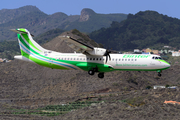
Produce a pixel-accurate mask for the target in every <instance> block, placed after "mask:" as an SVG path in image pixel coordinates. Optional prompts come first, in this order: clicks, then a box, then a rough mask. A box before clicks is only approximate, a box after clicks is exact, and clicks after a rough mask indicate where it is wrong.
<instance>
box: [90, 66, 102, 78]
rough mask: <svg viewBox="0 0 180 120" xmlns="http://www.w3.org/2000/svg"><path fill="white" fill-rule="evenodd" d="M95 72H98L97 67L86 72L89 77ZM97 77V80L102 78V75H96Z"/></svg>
mask: <svg viewBox="0 0 180 120" xmlns="http://www.w3.org/2000/svg"><path fill="white" fill-rule="evenodd" d="M95 72H99V71H98V67H95V68H93V69H92V70H89V71H88V74H89V75H94V74H95ZM98 77H99V78H104V73H99V74H98Z"/></svg>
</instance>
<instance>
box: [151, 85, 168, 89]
mask: <svg viewBox="0 0 180 120" xmlns="http://www.w3.org/2000/svg"><path fill="white" fill-rule="evenodd" d="M162 88H166V87H165V86H160V85H155V86H154V87H153V89H162Z"/></svg>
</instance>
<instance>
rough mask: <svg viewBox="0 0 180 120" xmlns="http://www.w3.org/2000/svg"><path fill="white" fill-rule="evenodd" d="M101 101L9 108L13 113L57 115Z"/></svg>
mask: <svg viewBox="0 0 180 120" xmlns="http://www.w3.org/2000/svg"><path fill="white" fill-rule="evenodd" d="M100 102H101V101H82V102H71V103H68V104H62V105H47V106H46V107H44V108H38V109H35V110H27V109H9V110H11V111H12V112H11V114H15V115H19V114H34V115H41V116H57V115H61V114H66V113H68V112H69V111H72V110H76V109H81V108H84V107H88V106H90V105H91V104H92V103H100Z"/></svg>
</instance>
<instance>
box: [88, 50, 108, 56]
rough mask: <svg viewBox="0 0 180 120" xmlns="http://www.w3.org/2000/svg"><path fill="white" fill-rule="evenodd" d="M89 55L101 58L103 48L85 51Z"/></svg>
mask: <svg viewBox="0 0 180 120" xmlns="http://www.w3.org/2000/svg"><path fill="white" fill-rule="evenodd" d="M87 52H88V53H89V54H90V55H96V56H103V55H104V54H105V53H106V49H104V48H94V50H93V51H87Z"/></svg>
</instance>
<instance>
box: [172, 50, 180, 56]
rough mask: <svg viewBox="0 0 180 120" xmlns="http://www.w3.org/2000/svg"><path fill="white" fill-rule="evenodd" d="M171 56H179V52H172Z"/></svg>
mask: <svg viewBox="0 0 180 120" xmlns="http://www.w3.org/2000/svg"><path fill="white" fill-rule="evenodd" d="M172 56H180V52H178V51H174V52H172Z"/></svg>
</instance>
